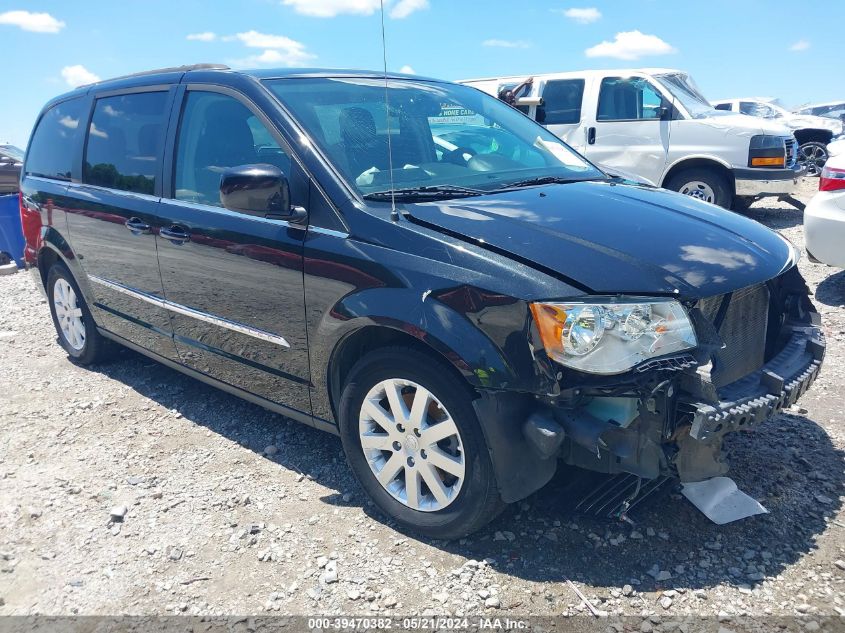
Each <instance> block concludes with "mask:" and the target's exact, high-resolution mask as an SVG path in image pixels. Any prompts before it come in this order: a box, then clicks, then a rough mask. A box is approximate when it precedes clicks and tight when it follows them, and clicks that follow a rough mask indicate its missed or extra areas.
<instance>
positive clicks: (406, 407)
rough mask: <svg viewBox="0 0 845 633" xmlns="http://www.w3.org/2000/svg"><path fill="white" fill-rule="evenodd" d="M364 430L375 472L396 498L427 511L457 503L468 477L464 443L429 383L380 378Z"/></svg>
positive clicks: (361, 420)
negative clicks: (423, 384) (428, 386)
mask: <svg viewBox="0 0 845 633" xmlns="http://www.w3.org/2000/svg"><path fill="white" fill-rule="evenodd" d="M358 430H359V439H360V441H361V448H362V449H363V451H364V455H365V457H366V459H367V463H368V464H369V466H370V470H372V472H373V474H374V475H375V477H376V480H377V481H378V482H379V484H381V486H382V487H383V488H384V489H385V490H386V491H387V492H388V493H390V495H391V496H393V498H394V499H396V500H397V501H399V502H400V503H402V504H404V505H406V506H408V507H409V508H412V509H414V510H420V511H423V512H436V511H438V510H442V509H443V508H445V507H447V506H448V505H450V504H451V503H452V502H454V501H455V499H456V498H457V496H458V493H459V492H460V490H461V486H462V485H463V482H464V478H465V475H466V462H465V456H464V448H463V442H462V440H461V435H460V432H459V431H458V427H457V425H456V424H455V421H454V420H453V419H452V416H451V415H450V414H449V412H448V411H447V410H446V408H445V407H444V406H443V404H442V403H441V402H440V401H439V400H438V399H437V398H436V397H435V396H434V394H432V393H431V392H430V391H428V390H427V389H426V388H425V387H423V386H422V385H419V384H417V383H415V382H412V381H410V380H403V379H397V378H391V379H388V380H383V381H381V382H379V383H378V384H376V385H375V386H374V387H373V388H372V389H370V391H369V392H368V393H367V395H366V397H365V398H364V401H363V403H362V405H361V411H360V414H359V417H358Z"/></svg>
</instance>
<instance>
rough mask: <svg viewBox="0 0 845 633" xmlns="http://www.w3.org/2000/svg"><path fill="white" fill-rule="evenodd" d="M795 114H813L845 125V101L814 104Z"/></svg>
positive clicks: (800, 109) (797, 110)
mask: <svg viewBox="0 0 845 633" xmlns="http://www.w3.org/2000/svg"><path fill="white" fill-rule="evenodd" d="M793 112H795V114H813V115H815V116H821V117H824V118H826V119H835V120H839V121H842V122H843V123H845V101H828V102H827V103H812V104H810V105H805V106H802V107H800V108H796V109H795V110H793Z"/></svg>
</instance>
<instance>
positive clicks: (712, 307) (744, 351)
mask: <svg viewBox="0 0 845 633" xmlns="http://www.w3.org/2000/svg"><path fill="white" fill-rule="evenodd" d="M726 300H728V301H729V303H728V304H727V309H724V314H723V315H721V324H720V323H718V322H717V321H718V320H719V319H720V312H721V311H722V310H723V308H722V305H723V303H724V302H725V301H726ZM698 308H699V310H701V313H702V314H703V315H704V317H705V318H706V319H707V320H708V321H710V322H711V323H713V325H714V327H716V329H717V331H718V332H719V336H720V337H721V339H722V341H723V342H724V344H725V346H724V347H723V348H722V349H720V350H719V351H718V352H716V354H715V355H714V358H713V369H712V371H711V372H710V377H711V380H712V381H713V384H714V385H715V386H716V387H722V386H724V385H728V384H730V383H732V382H733V381H735V380H737V379H739V378H742V377H743V376H745V375H746V374H750V373H751V372H753V371H756V370H757V369H760V367H762V366H763V363H764V361H765V354H766V330H767V327H768V321H769V289H768V287H767V286H766V284H759V285H756V286H751V287H749V288H743V289H742V290H737V291H735V292H733V293H730V294H729V295H718V296H716V297H708V298H706V299H702V300H700V301H699V302H698Z"/></svg>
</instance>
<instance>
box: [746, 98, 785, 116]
mask: <svg viewBox="0 0 845 633" xmlns="http://www.w3.org/2000/svg"><path fill="white" fill-rule="evenodd" d="M739 111H740V112H742V113H743V114H748V115H750V116H761V117H763V118H765V119H774V118H775V117H776V116H777V113H776V112H775V110H774V108H771V107H769V106H767V105H766V104H765V103H759V102H758V101H740V102H739Z"/></svg>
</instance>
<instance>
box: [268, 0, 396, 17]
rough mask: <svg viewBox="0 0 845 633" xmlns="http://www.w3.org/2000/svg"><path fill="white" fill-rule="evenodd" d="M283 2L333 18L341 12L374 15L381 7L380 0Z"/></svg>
mask: <svg viewBox="0 0 845 633" xmlns="http://www.w3.org/2000/svg"><path fill="white" fill-rule="evenodd" d="M401 1H402V0H400V3H401ZM282 4H284V5H286V6H289V7H293V9H294V11H296V12H297V13H301V14H302V15H310V16H312V17H315V18H333V17H334V16H336V15H339V14H341V13H356V14H359V15H372V14H373V13H375V12H376V11H378V10H379V8H380V7H381V3H380V2H379V0H282Z"/></svg>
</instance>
